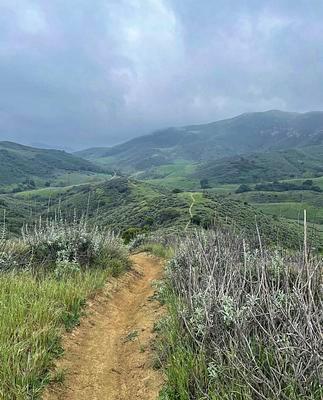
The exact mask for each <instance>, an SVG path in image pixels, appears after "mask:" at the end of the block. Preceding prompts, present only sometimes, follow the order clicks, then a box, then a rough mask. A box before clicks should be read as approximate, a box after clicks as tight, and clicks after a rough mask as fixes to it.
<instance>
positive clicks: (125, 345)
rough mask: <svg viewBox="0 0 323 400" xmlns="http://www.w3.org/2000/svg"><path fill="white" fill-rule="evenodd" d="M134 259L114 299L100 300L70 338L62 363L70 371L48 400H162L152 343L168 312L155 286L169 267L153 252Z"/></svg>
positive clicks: (117, 283)
mask: <svg viewBox="0 0 323 400" xmlns="http://www.w3.org/2000/svg"><path fill="white" fill-rule="evenodd" d="M132 261H133V263H134V269H133V271H132V272H131V273H129V274H127V275H126V276H124V277H123V278H120V279H117V280H116V281H115V282H114V287H113V288H111V286H110V287H107V292H108V293H110V298H108V297H107V295H105V296H104V295H102V296H100V297H99V298H97V299H96V300H95V301H94V303H93V304H91V305H90V306H89V309H90V312H88V314H90V316H87V317H86V318H84V320H83V321H82V322H81V324H80V327H79V328H77V329H76V330H75V331H74V332H73V334H71V335H68V337H67V338H66V341H65V343H64V348H65V355H64V357H63V358H62V359H61V360H60V361H59V363H58V368H63V369H66V371H67V375H66V377H65V381H64V384H63V385H55V386H52V387H51V388H50V389H49V390H47V391H46V393H45V394H44V396H43V399H44V400H130V399H142V400H156V399H157V397H158V392H159V390H160V388H161V386H162V383H163V379H162V376H161V374H160V372H158V371H155V370H154V369H153V368H152V360H153V352H152V351H151V348H150V345H151V342H152V340H153V338H154V333H153V332H152V330H153V325H154V322H155V321H157V320H158V318H159V317H160V315H161V313H162V309H161V307H160V305H159V303H158V302H157V301H156V300H154V299H153V298H152V296H153V294H154V289H153V288H152V286H151V284H152V282H153V281H154V280H156V279H160V278H161V276H162V270H163V265H162V262H160V261H158V260H156V259H155V258H153V257H151V256H149V255H147V254H137V255H134V256H132ZM111 291H112V292H113V293H112V294H111Z"/></svg>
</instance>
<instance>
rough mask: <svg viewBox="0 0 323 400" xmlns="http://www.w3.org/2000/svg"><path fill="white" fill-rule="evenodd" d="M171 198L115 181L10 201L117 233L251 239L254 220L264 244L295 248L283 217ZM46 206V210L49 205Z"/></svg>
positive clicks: (213, 201) (231, 202) (209, 199)
mask: <svg viewBox="0 0 323 400" xmlns="http://www.w3.org/2000/svg"><path fill="white" fill-rule="evenodd" d="M193 195H194V197H195V201H194V205H193V207H192V208H191V212H192V217H191V216H190V213H189V208H190V205H191V204H192V197H191V196H192V193H190V192H182V193H173V192H171V191H169V190H167V189H162V188H160V187H158V186H154V185H151V184H148V183H146V182H141V181H136V180H133V179H130V180H128V179H126V178H115V179H112V180H110V181H106V182H103V183H99V184H92V185H89V184H88V185H80V186H75V187H73V188H66V189H65V190H64V191H61V190H55V189H50V190H46V191H44V190H43V191H31V192H29V193H21V194H17V195H15V196H13V198H14V200H15V201H19V202H22V204H30V207H32V210H33V214H34V215H40V214H43V215H44V217H47V216H48V209H49V215H50V216H54V215H55V214H57V211H58V209H59V210H60V211H61V212H62V213H63V215H65V216H69V217H70V218H71V219H73V217H74V213H75V212H76V213H77V214H78V215H80V214H82V213H86V215H87V216H88V218H89V220H90V221H91V222H92V223H96V224H98V225H101V226H109V227H111V228H113V229H116V230H118V231H121V232H125V231H126V230H128V229H129V228H136V229H137V231H138V232H145V231H158V230H161V229H163V230H165V229H166V230H172V231H176V232H179V233H181V232H183V230H184V228H185V226H187V224H188V222H190V225H189V227H190V228H196V227H198V226H205V227H207V226H211V225H213V224H214V223H216V225H217V226H231V228H232V227H235V229H237V230H239V231H242V232H245V234H246V235H247V236H249V237H251V238H252V239H254V238H255V221H257V224H258V226H259V229H260V231H261V234H262V235H263V240H264V241H268V242H277V241H278V242H282V241H284V242H285V243H286V244H287V245H291V246H297V245H298V244H299V235H298V233H299V231H298V229H297V227H296V225H294V224H291V223H290V222H288V221H287V220H285V219H284V218H273V217H271V216H270V215H265V214H264V213H263V212H262V211H261V210H257V209H256V208H255V207H253V206H251V205H249V204H247V203H245V202H243V201H239V200H236V199H229V198H227V197H223V196H217V195H208V194H207V193H204V194H203V193H195V194H194V193H193ZM49 198H50V205H49V208H48V201H49ZM0 211H1V207H0Z"/></svg>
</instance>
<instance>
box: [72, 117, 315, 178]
mask: <svg viewBox="0 0 323 400" xmlns="http://www.w3.org/2000/svg"><path fill="white" fill-rule="evenodd" d="M322 144H323V112H309V113H304V114H301V113H289V112H282V111H275V110H274V111H267V112H258V113H248V114H242V115H239V116H238V117H235V118H231V119H226V120H222V121H217V122H213V123H210V124H204V125H192V126H186V127H182V128H167V129H164V130H159V131H157V132H154V133H152V134H150V135H146V136H141V137H138V138H135V139H132V140H130V141H128V142H126V143H123V144H121V145H118V146H115V147H112V148H93V149H88V150H84V151H81V152H77V153H76V155H78V156H80V157H84V158H86V159H88V160H91V161H96V162H99V163H101V164H105V165H109V166H113V167H117V168H121V169H123V170H125V171H136V170H137V171H140V170H145V169H148V168H151V167H154V166H159V165H165V164H171V163H173V162H174V161H176V160H179V159H181V160H187V161H190V162H199V163H200V162H204V161H208V160H217V159H220V158H223V157H231V156H236V155H243V154H249V153H254V152H264V151H268V150H284V149H290V148H299V147H304V146H313V145H322Z"/></svg>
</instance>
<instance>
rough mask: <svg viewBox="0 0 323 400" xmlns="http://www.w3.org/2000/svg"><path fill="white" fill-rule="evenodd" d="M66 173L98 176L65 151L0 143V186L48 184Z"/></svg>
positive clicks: (94, 169)
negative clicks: (26, 182)
mask: <svg viewBox="0 0 323 400" xmlns="http://www.w3.org/2000/svg"><path fill="white" fill-rule="evenodd" d="M69 171H89V172H99V171H100V168H99V167H98V166H96V165H94V164H92V163H90V162H89V161H87V160H83V159H81V158H80V157H77V156H74V155H72V154H68V153H66V152H65V151H61V150H47V149H38V148H34V147H29V146H23V145H21V144H17V143H13V142H0V186H4V185H10V184H14V183H20V182H22V181H24V180H26V179H27V180H30V179H37V178H41V179H48V180H50V179H51V178H52V177H54V176H56V175H57V174H59V173H62V172H69Z"/></svg>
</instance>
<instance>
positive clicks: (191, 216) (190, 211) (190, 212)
mask: <svg viewBox="0 0 323 400" xmlns="http://www.w3.org/2000/svg"><path fill="white" fill-rule="evenodd" d="M191 199H192V202H191V205H190V208H189V209H188V212H189V214H190V219H189V221H188V222H187V224H186V226H185V231H187V229H188V227H189V226H190V223H191V219H192V218H193V212H192V209H193V206H194V204H195V197H194V194H193V193H191Z"/></svg>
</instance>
